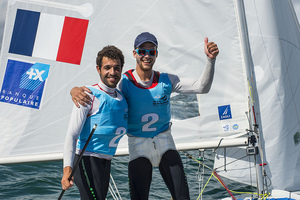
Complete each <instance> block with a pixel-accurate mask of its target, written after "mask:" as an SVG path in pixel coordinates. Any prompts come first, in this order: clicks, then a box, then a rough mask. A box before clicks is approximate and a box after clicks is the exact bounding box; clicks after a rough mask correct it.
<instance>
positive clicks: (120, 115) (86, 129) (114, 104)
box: [77, 87, 128, 155]
mask: <svg viewBox="0 0 300 200" xmlns="http://www.w3.org/2000/svg"><path fill="white" fill-rule="evenodd" d="M89 89H90V90H91V91H92V93H93V95H95V97H96V98H98V99H99V100H100V106H99V110H98V111H97V113H96V114H95V115H91V116H89V117H88V118H87V119H86V122H85V124H84V126H83V129H82V131H81V133H80V136H79V138H78V144H77V148H79V149H83V147H84V145H85V142H86V140H87V138H88V137H89V135H90V133H91V131H92V129H93V126H94V125H95V124H97V129H96V130H95V132H94V134H93V137H92V139H91V140H90V142H89V144H88V146H87V148H86V151H88V152H95V153H101V154H108V155H115V153H116V149H117V146H118V143H119V141H120V139H121V138H122V137H123V136H124V135H125V134H126V131H127V121H128V113H127V112H128V106H127V102H126V99H125V98H124V96H123V95H122V94H121V93H120V92H119V91H117V92H119V93H120V94H121V95H122V97H123V99H122V100H121V101H119V100H117V99H115V98H113V97H111V96H109V95H108V94H106V93H105V92H103V91H101V90H97V89H95V88H92V87H89Z"/></svg>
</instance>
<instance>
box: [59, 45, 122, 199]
mask: <svg viewBox="0 0 300 200" xmlns="http://www.w3.org/2000/svg"><path fill="white" fill-rule="evenodd" d="M96 64H97V66H96V68H97V71H98V73H99V75H100V81H99V83H97V84H95V85H92V86H87V88H89V89H90V91H91V92H92V93H91V94H90V93H88V95H89V97H90V98H91V99H92V103H91V104H89V105H88V106H80V107H79V108H78V107H76V106H75V105H74V107H73V110H72V114H71V118H70V123H69V127H68V131H67V136H66V141H65V146H64V169H63V172H64V174H63V177H62V180H61V184H62V188H63V190H67V189H69V188H70V187H71V186H72V185H73V184H74V182H75V184H76V185H77V187H78V189H79V192H80V197H81V199H98V200H105V198H106V195H107V191H108V186H109V179H110V168H111V159H112V157H113V155H115V152H116V148H117V145H118V142H119V141H120V139H121V137H122V136H124V135H125V134H126V131H127V118H128V115H127V111H128V106H127V103H126V100H125V98H124V96H123V94H122V93H121V92H120V91H119V90H117V89H116V86H117V84H118V82H119V80H120V78H121V74H122V68H123V65H124V56H123V53H122V51H121V50H119V49H118V48H116V47H115V46H106V47H104V48H103V49H102V50H101V51H99V52H98V56H97V59H96ZM94 124H97V129H96V130H95V132H94V134H93V136H92V139H91V140H90V142H89V143H88V146H87V148H86V151H85V152H84V154H83V157H82V160H81V161H80V163H79V166H78V168H77V170H76V171H75V174H74V178H72V179H71V180H69V179H68V178H69V176H70V174H71V173H72V167H73V163H76V161H77V160H78V158H79V154H80V153H81V151H82V149H83V147H84V145H85V142H86V140H87V138H88V136H89V134H90V132H91V130H92V128H93V126H94Z"/></svg>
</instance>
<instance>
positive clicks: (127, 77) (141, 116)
mask: <svg viewBox="0 0 300 200" xmlns="http://www.w3.org/2000/svg"><path fill="white" fill-rule="evenodd" d="M171 92H172V84H171V81H170V79H169V77H168V75H167V74H165V73H162V74H159V73H158V72H155V77H154V79H153V85H152V86H151V87H149V88H146V89H145V88H142V87H141V86H139V85H138V83H137V82H136V81H135V79H134V77H133V75H132V71H128V72H126V73H125V74H123V79H122V93H123V94H124V96H125V98H126V100H127V103H128V108H129V111H128V134H129V135H133V136H136V137H147V138H149V137H154V136H156V135H158V134H159V133H161V132H163V131H165V130H167V129H168V127H169V122H170V119H171V113H170V95H171Z"/></svg>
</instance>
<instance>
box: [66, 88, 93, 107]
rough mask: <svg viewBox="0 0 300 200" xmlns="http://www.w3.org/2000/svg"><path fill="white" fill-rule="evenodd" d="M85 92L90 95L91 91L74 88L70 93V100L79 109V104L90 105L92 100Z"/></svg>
mask: <svg viewBox="0 0 300 200" xmlns="http://www.w3.org/2000/svg"><path fill="white" fill-rule="evenodd" d="M85 92H88V93H92V92H91V90H90V89H88V88H87V87H85V86H83V87H74V88H72V90H71V92H70V94H71V96H72V100H73V102H74V103H75V105H76V106H77V107H78V108H79V107H80V106H79V104H81V105H82V106H86V104H91V100H92V99H91V98H90V96H89V95H88V94H87V93H85Z"/></svg>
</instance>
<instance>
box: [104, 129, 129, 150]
mask: <svg viewBox="0 0 300 200" xmlns="http://www.w3.org/2000/svg"><path fill="white" fill-rule="evenodd" d="M125 133H126V128H124V127H119V128H117V130H116V132H115V135H116V136H115V137H114V138H113V139H112V140H111V141H110V142H109V145H108V146H109V147H117V146H118V143H117V142H116V141H117V139H119V138H120V137H122V136H123V135H124V134H125Z"/></svg>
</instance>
